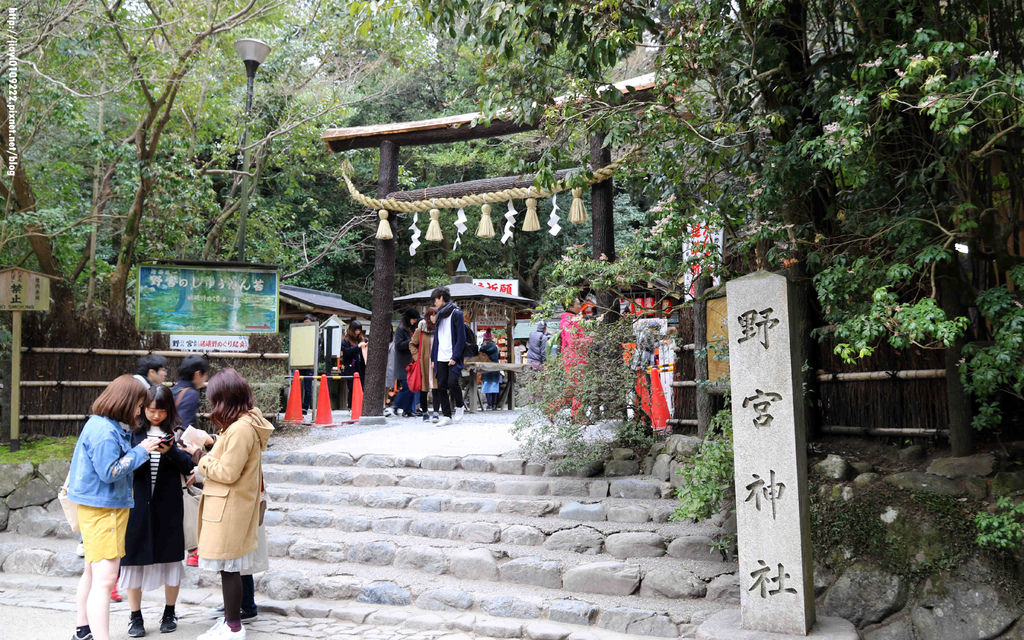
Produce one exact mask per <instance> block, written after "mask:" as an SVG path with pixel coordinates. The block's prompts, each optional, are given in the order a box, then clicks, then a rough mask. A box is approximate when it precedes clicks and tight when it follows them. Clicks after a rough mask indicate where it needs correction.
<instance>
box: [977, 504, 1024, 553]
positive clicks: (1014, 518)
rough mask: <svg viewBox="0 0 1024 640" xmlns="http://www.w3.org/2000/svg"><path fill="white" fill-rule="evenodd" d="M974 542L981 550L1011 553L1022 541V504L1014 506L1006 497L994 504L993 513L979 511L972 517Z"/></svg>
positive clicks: (1023, 530) (1023, 511) (1023, 513)
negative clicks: (974, 532) (975, 533)
mask: <svg viewBox="0 0 1024 640" xmlns="http://www.w3.org/2000/svg"><path fill="white" fill-rule="evenodd" d="M974 524H975V526H976V527H977V537H976V538H975V541H976V542H977V543H978V546H979V547H981V548H983V549H995V550H999V551H1013V550H1016V549H1018V548H1019V547H1020V543H1021V542H1022V541H1024V503H1021V504H1014V503H1013V500H1011V499H1010V498H1007V497H1005V496H1004V497H1002V498H999V501H998V502H996V511H995V513H989V512H987V511H981V512H979V513H977V514H976V515H975V516H974Z"/></svg>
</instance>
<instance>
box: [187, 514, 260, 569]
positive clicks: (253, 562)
mask: <svg viewBox="0 0 1024 640" xmlns="http://www.w3.org/2000/svg"><path fill="white" fill-rule="evenodd" d="M268 556H269V554H268V553H267V530H266V528H265V527H263V526H262V525H261V526H260V527H259V528H258V529H257V530H256V550H255V551H253V552H252V553H247V554H245V555H244V556H242V557H241V558H231V559H230V560H210V559H208V558H204V557H203V549H202V547H200V548H199V568H200V569H206V570H208V571H229V572H233V573H234V572H237V573H241V574H242V575H246V576H251V575H252V574H254V573H260V572H261V571H266V570H267V569H268V568H270V563H269V558H268Z"/></svg>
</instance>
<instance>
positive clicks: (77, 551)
mask: <svg viewBox="0 0 1024 640" xmlns="http://www.w3.org/2000/svg"><path fill="white" fill-rule="evenodd" d="M75 555H76V556H78V557H79V558H84V557H85V545H84V544H82V543H81V542H79V543H78V546H77V547H75Z"/></svg>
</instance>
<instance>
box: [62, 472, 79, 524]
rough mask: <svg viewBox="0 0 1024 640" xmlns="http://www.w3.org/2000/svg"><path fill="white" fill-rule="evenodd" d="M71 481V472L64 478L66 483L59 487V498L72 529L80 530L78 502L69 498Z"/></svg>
mask: <svg viewBox="0 0 1024 640" xmlns="http://www.w3.org/2000/svg"><path fill="white" fill-rule="evenodd" d="M70 481H71V472H70V471H69V472H68V477H67V478H65V479H64V484H63V485H62V486H61V488H60V489H57V500H59V501H60V508H61V509H62V510H63V511H64V518H65V519H66V520H67V521H68V524H69V525H71V530H72V531H78V504H77V503H75V502H71V500H69V499H68V482H70Z"/></svg>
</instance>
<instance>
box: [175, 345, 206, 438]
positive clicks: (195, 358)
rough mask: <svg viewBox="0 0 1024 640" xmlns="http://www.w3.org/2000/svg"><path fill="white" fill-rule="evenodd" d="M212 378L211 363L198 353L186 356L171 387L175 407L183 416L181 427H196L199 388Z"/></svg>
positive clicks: (180, 416)
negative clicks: (176, 379)
mask: <svg viewBox="0 0 1024 640" xmlns="http://www.w3.org/2000/svg"><path fill="white" fill-rule="evenodd" d="M209 379H210V363H209V362H207V361H206V358H204V357H203V356H200V355H197V354H190V355H187V356H185V359H184V360H182V361H181V366H180V367H178V381H177V382H175V383H174V386H173V387H171V395H173V396H174V407H175V408H176V409H177V410H178V417H179V418H181V428H182V429H185V428H187V427H196V428H197V429H198V428H199V427H198V426H197V425H196V410H197V409H199V390H200V389H202V388H203V387H205V386H206V381H207V380H209Z"/></svg>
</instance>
